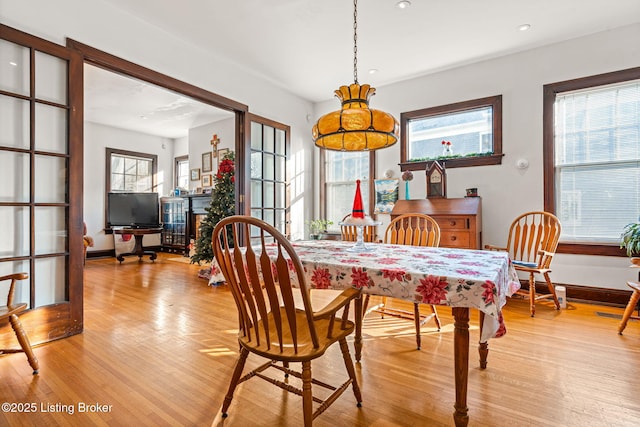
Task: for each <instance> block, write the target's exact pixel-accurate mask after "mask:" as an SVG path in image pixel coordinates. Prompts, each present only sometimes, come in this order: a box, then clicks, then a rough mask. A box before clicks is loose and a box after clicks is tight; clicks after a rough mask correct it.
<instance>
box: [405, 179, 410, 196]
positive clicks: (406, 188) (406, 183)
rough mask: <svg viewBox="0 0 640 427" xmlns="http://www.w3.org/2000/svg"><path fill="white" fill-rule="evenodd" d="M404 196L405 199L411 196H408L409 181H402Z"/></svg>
mask: <svg viewBox="0 0 640 427" xmlns="http://www.w3.org/2000/svg"><path fill="white" fill-rule="evenodd" d="M404 198H405V200H410V199H411V197H409V181H405V182H404Z"/></svg>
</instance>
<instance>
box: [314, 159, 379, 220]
mask: <svg viewBox="0 0 640 427" xmlns="http://www.w3.org/2000/svg"><path fill="white" fill-rule="evenodd" d="M374 156H375V154H374V152H373V151H330V150H320V164H321V165H322V171H321V176H320V188H321V190H320V204H321V206H322V208H321V209H320V215H321V216H322V217H323V218H324V219H328V220H330V221H333V225H330V226H329V230H333V231H337V230H339V229H340V226H339V225H338V223H339V222H340V221H342V218H344V216H345V215H347V214H350V213H351V210H352V208H353V197H354V195H355V191H356V180H358V179H359V180H360V192H361V193H362V203H363V204H364V211H365V212H367V213H369V215H371V210H372V209H371V207H372V206H373V202H372V200H371V198H372V197H373V195H374V194H375V193H374V190H373V177H374V176H375V166H374V165H375V157H374Z"/></svg>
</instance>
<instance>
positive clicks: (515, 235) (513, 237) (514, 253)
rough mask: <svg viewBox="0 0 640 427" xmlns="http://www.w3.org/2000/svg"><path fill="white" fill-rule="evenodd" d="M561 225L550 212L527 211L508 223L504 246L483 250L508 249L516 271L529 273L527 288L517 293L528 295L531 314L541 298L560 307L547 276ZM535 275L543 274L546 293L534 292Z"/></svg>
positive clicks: (490, 246)
mask: <svg viewBox="0 0 640 427" xmlns="http://www.w3.org/2000/svg"><path fill="white" fill-rule="evenodd" d="M561 228H562V226H561V224H560V220H559V219H558V218H557V217H556V216H555V215H553V214H551V213H549V212H527V213H524V214H522V215H520V216H519V217H517V218H516V219H515V220H514V221H513V223H512V224H511V227H510V228H509V238H508V240H507V246H506V247H498V246H493V245H485V249H489V250H499V251H507V252H509V256H510V257H511V261H512V262H513V265H514V267H515V268H516V270H517V271H523V272H526V273H529V290H528V291H527V290H520V291H518V292H517V293H518V294H520V295H525V296H528V297H529V311H530V313H531V317H534V316H535V314H536V301H537V300H540V299H546V298H552V299H553V302H554V304H555V307H556V310H560V302H559V301H558V297H557V296H556V290H555V288H554V287H553V283H551V279H550V278H549V273H551V269H550V268H549V267H550V265H551V261H552V259H553V256H554V255H555V253H556V249H557V248H558V240H559V239H560V231H561ZM536 274H541V275H542V276H543V277H544V280H545V282H546V283H547V287H548V288H549V293H548V294H541V295H536V281H535V275H536Z"/></svg>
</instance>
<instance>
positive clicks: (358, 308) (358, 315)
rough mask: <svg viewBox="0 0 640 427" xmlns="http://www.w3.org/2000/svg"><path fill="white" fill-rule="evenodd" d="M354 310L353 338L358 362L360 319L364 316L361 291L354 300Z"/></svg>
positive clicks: (360, 349)
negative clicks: (354, 332) (354, 333)
mask: <svg viewBox="0 0 640 427" xmlns="http://www.w3.org/2000/svg"><path fill="white" fill-rule="evenodd" d="M355 306H356V310H355V314H354V316H355V319H356V336H355V339H354V342H353V344H354V347H355V350H356V362H360V359H361V357H362V320H363V317H364V312H363V309H362V293H361V294H360V296H358V298H356V302H355Z"/></svg>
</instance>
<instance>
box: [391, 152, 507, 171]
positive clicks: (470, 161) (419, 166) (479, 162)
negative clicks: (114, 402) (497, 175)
mask: <svg viewBox="0 0 640 427" xmlns="http://www.w3.org/2000/svg"><path fill="white" fill-rule="evenodd" d="M503 156H504V154H492V155H490V156H478V157H454V158H451V159H442V160H438V162H440V163H441V164H443V165H444V167H445V168H447V169H451V168H466V167H470V166H487V165H500V164H502V157H503ZM432 161H433V160H425V161H422V162H404V163H399V165H400V170H401V171H402V172H404V171H421V170H427V166H428V165H429V163H431V162H432Z"/></svg>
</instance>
